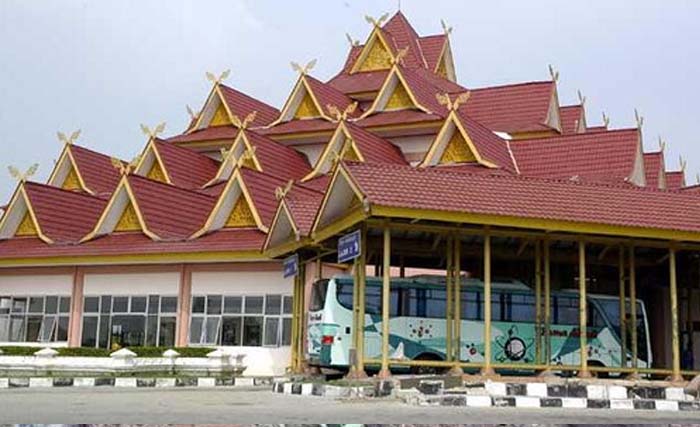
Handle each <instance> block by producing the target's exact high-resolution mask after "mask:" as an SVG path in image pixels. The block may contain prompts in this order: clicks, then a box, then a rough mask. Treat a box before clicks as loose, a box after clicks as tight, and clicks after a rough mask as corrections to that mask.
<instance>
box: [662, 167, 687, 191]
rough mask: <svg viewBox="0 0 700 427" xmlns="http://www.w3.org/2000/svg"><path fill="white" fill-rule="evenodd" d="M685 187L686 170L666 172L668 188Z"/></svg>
mask: <svg viewBox="0 0 700 427" xmlns="http://www.w3.org/2000/svg"><path fill="white" fill-rule="evenodd" d="M683 187H685V172H683V171H675V172H666V188H668V189H669V190H678V189H681V188H683Z"/></svg>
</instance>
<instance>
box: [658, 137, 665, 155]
mask: <svg viewBox="0 0 700 427" xmlns="http://www.w3.org/2000/svg"><path fill="white" fill-rule="evenodd" d="M665 150H666V141H664V140H663V139H662V138H661V135H659V151H661V152H662V153H663V152H664V151H665Z"/></svg>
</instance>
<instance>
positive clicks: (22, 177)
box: [7, 163, 39, 182]
mask: <svg viewBox="0 0 700 427" xmlns="http://www.w3.org/2000/svg"><path fill="white" fill-rule="evenodd" d="M38 169H39V163H34V164H33V165H31V166H29V168H28V169H27V170H26V171H24V173H22V172H20V170H19V169H17V168H16V167H14V166H8V167H7V170H8V171H10V176H12V177H13V178H14V179H16V180H17V181H18V182H25V181H26V180H27V179H28V178H30V177H32V176H34V174H36V171H37V170H38Z"/></svg>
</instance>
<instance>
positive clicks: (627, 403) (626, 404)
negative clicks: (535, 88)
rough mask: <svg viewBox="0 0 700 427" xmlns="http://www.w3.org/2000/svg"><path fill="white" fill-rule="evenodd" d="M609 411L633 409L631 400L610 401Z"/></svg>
mask: <svg viewBox="0 0 700 427" xmlns="http://www.w3.org/2000/svg"><path fill="white" fill-rule="evenodd" d="M610 409H634V401H632V399H610Z"/></svg>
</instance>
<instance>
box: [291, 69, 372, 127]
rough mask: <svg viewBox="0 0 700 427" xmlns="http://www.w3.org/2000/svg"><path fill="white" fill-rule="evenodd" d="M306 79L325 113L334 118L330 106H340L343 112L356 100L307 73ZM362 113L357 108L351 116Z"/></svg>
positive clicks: (339, 108)
mask: <svg viewBox="0 0 700 427" xmlns="http://www.w3.org/2000/svg"><path fill="white" fill-rule="evenodd" d="M303 78H304V80H306V83H307V84H308V85H309V88H310V89H311V92H313V94H314V97H315V98H316V100H317V101H318V102H319V104H321V109H323V112H324V114H326V115H327V116H329V117H331V118H334V117H333V114H332V113H331V112H330V110H329V108H328V106H329V105H333V106H336V107H338V110H340V111H341V112H342V111H344V110H345V109H346V108H347V107H348V106H350V105H351V104H352V103H353V102H354V101H353V100H352V99H351V98H349V97H348V96H347V95H345V94H344V93H343V92H341V91H339V90H338V89H336V88H334V87H333V86H331V85H329V84H326V83H323V82H321V81H319V80H317V79H315V78H313V77H311V76H309V75H305V76H304V77H303ZM361 114H362V111H360V110H359V109H357V110H355V111H354V112H353V113H352V114H350V117H357V116H359V115H361Z"/></svg>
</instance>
